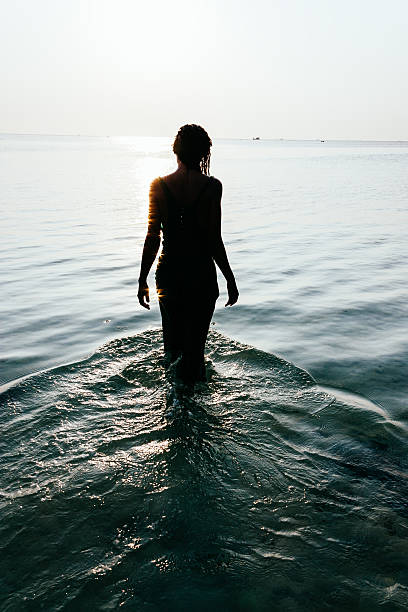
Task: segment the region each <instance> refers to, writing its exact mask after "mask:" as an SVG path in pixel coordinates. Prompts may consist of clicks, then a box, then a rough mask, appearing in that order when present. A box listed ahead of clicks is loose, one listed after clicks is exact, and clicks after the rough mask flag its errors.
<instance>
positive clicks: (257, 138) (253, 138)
mask: <svg viewBox="0 0 408 612" xmlns="http://www.w3.org/2000/svg"><path fill="white" fill-rule="evenodd" d="M252 140H261V139H260V138H259V136H252Z"/></svg>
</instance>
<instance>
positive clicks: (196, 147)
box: [173, 123, 212, 174]
mask: <svg viewBox="0 0 408 612" xmlns="http://www.w3.org/2000/svg"><path fill="white" fill-rule="evenodd" d="M211 145H212V142H211V138H210V137H209V136H208V134H207V132H206V131H205V129H204V128H202V127H201V126H200V125H195V124H194V123H193V124H188V125H183V127H181V128H180V129H179V131H178V132H177V136H176V138H175V140H174V143H173V151H174V153H175V154H176V155H177V157H178V158H179V160H180V161H181V162H183V164H185V165H186V166H187V168H191V169H193V170H200V171H201V172H202V173H203V174H209V170H210V155H211V153H210V148H211Z"/></svg>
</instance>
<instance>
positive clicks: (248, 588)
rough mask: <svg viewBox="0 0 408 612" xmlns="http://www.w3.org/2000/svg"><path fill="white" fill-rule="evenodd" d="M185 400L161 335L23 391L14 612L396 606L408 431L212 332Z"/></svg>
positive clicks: (11, 584) (7, 555)
mask: <svg viewBox="0 0 408 612" xmlns="http://www.w3.org/2000/svg"><path fill="white" fill-rule="evenodd" d="M207 354H208V374H209V382H208V384H206V385H201V386H200V387H197V388H196V389H195V390H194V391H189V392H188V391H185V390H183V389H181V390H180V389H179V388H177V386H175V385H174V384H173V383H172V381H171V380H169V379H168V378H166V375H165V372H164V369H163V367H162V365H161V361H162V351H161V333H160V332H159V331H157V330H149V331H146V332H144V333H142V334H138V335H136V336H133V337H129V338H121V339H116V340H113V341H111V342H109V343H108V344H106V345H104V346H102V347H101V348H100V349H99V350H98V351H96V352H95V353H94V354H93V355H92V356H90V357H89V358H88V359H86V360H84V361H81V362H78V363H74V364H69V365H65V366H61V367H58V368H55V369H53V370H48V371H45V372H41V373H39V374H37V375H34V376H31V377H28V378H26V379H23V380H21V381H20V382H18V383H17V384H15V385H14V386H10V387H9V388H7V389H6V390H5V391H4V392H3V393H2V395H1V396H0V397H1V400H2V404H3V411H2V416H1V424H2V429H3V440H4V443H3V451H2V454H1V465H2V468H3V469H2V474H3V476H2V484H1V494H2V501H1V505H2V514H3V521H2V525H1V528H0V529H1V532H0V533H1V542H2V548H3V552H2V560H3V561H2V562H1V565H2V571H1V575H2V576H3V589H2V591H3V601H4V605H5V609H7V610H12V609H25V608H27V609H37V608H40V607H43V608H44V609H48V610H69V609H71V608H72V609H73V608H74V607H76V608H77V609H78V608H79V609H93V610H114V609H117V608H118V607H119V606H120V607H121V608H123V609H125V610H126V609H128V610H134V609H146V610H163V609H166V610H170V611H171V610H177V611H179V610H187V609H190V608H191V606H192V605H194V606H195V608H196V609H198V610H208V608H209V606H211V607H212V608H213V609H215V610H257V611H258V610H261V611H263V610H265V611H266V610H268V611H269V610H271V609H280V610H305V609H307V610H321V609H325V608H328V609H330V608H332V609H366V608H367V609H368V608H369V607H371V608H378V607H379V606H388V608H387V609H390V610H391V609H395V610H396V609H399V608H398V606H402V605H403V602H404V601H406V595H407V593H406V586H404V585H405V584H406V582H405V581H404V580H405V579H404V576H405V567H406V554H407V548H406V530H407V528H408V516H407V510H408V507H407V502H406V500H407V499H408V496H407V493H408V487H407V431H406V426H405V425H404V423H402V422H399V421H396V420H395V419H392V418H391V417H390V416H389V414H388V413H387V412H386V411H385V410H384V409H383V408H381V407H380V406H378V405H376V404H375V403H373V402H371V401H369V400H367V399H365V398H363V397H361V396H358V395H355V394H351V393H348V392H346V391H344V390H337V389H331V388H327V387H322V386H320V385H319V384H318V383H317V382H316V381H315V380H314V379H313V378H312V377H311V376H310V375H309V374H308V373H307V372H305V371H304V370H301V369H300V368H298V367H296V366H294V365H293V364H291V363H288V362H287V361H285V360H283V359H281V358H279V357H277V356H274V355H271V354H269V353H265V352H263V351H259V350H257V349H255V348H253V347H251V346H247V345H243V344H240V343H238V342H235V341H233V340H231V339H229V338H226V337H225V336H223V335H221V334H218V333H216V332H214V331H212V332H211V333H210V335H209V339H208V344H207Z"/></svg>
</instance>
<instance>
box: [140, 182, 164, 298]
mask: <svg viewBox="0 0 408 612" xmlns="http://www.w3.org/2000/svg"><path fill="white" fill-rule="evenodd" d="M157 191H158V180H157V179H156V180H154V181H153V182H152V184H151V185H150V192H149V217H148V222H147V234H146V238H145V242H144V247H143V254H142V262H141V264H140V275H139V290H138V292H137V297H138V299H139V303H140V304H141V306H143V307H144V308H147V309H148V310H150V306H149V301H150V298H149V287H148V284H147V276H148V274H149V272H150V268H151V267H152V265H153V262H154V260H155V259H156V255H157V251H158V250H159V246H160V228H161V216H160V207H159V203H158V200H157Z"/></svg>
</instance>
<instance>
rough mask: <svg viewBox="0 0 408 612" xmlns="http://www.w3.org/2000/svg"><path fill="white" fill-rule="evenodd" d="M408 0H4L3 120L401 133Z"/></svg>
mask: <svg viewBox="0 0 408 612" xmlns="http://www.w3.org/2000/svg"><path fill="white" fill-rule="evenodd" d="M407 32H408V0H247V1H246V2H243V1H241V0H205V1H202V2H197V1H196V0H188V1H187V0H175V1H174V2H172V1H171V0H143V1H139V0H0V84H1V95H0V132H2V133H4V132H6V133H10V132H11V133H13V132H15V133H43V134H44V133H46V134H89V135H93V134H95V135H122V136H133V135H135V136H137V135H140V136H156V135H157V136H173V135H174V134H175V133H176V132H177V129H178V127H179V126H180V125H183V124H184V123H199V124H201V125H203V126H204V127H205V128H206V129H207V131H208V132H209V133H210V135H211V136H212V137H214V138H223V137H224V138H225V137H232V138H234V137H236V138H246V137H252V136H260V137H261V138H300V139H308V138H324V139H326V138H327V139H329V138H340V139H343V138H344V139H372V140H408V78H407V75H408V35H407Z"/></svg>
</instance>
